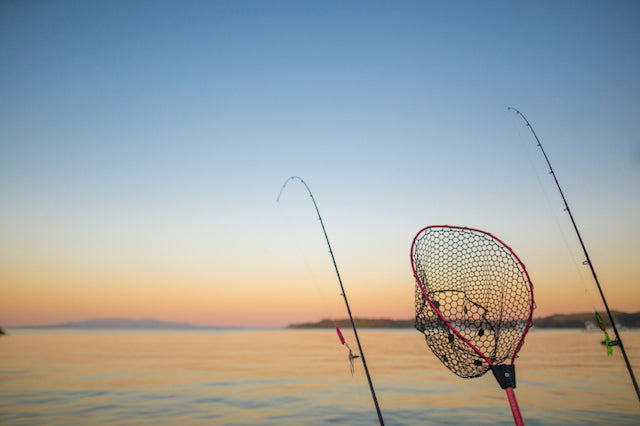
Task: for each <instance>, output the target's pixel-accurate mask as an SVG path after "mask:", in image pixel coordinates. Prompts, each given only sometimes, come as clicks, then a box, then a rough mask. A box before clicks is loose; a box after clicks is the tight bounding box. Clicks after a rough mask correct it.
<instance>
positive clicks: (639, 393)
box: [507, 107, 640, 400]
mask: <svg viewBox="0 0 640 426" xmlns="http://www.w3.org/2000/svg"><path fill="white" fill-rule="evenodd" d="M507 110H513V111H515V113H516V114H518V115H519V116H520V117H522V119H523V120H524V122H525V123H526V125H527V127H529V130H531V133H533V137H534V138H535V139H536V142H538V147H539V148H540V151H542V155H544V159H545V160H546V162H547V165H548V166H549V171H550V173H551V176H553V180H554V181H555V183H556V187H557V188H558V191H559V192H560V196H561V197H562V201H563V202H564V207H565V211H566V212H567V213H569V218H570V219H571V223H572V224H573V229H574V230H575V231H576V235H577V236H578V241H580V246H581V247H582V251H583V252H584V256H585V261H584V262H583V264H586V265H589V269H590V270H591V275H593V279H594V281H595V282H596V286H597V287H598V291H599V292H600V297H601V298H602V302H603V303H604V307H605V309H606V310H607V315H608V316H609V321H611V326H612V327H613V332H614V333H615V337H616V338H615V340H614V341H613V342H611V345H613V344H617V345H619V346H620V351H622V356H623V357H624V362H625V363H626V364H627V370H629V376H631V381H632V382H633V387H634V388H635V390H636V395H637V396H638V400H640V389H638V382H637V381H636V377H635V375H634V374H633V370H632V368H631V363H629V358H628V357H627V352H626V351H625V350H624V345H623V344H622V338H621V337H620V335H619V334H618V328H617V327H616V323H615V321H614V320H613V316H612V315H611V310H609V305H608V304H607V299H606V298H605V297H604V293H603V291H602V287H601V286H600V282H599V281H598V277H597V275H596V271H595V269H594V268H593V264H592V263H591V259H590V258H589V253H587V248H586V247H585V245H584V242H583V241H582V237H581V236H580V231H578V225H576V221H575V220H574V219H573V214H571V209H570V208H569V204H567V200H566V198H565V197H564V193H563V192H562V188H560V184H559V183H558V178H557V177H556V174H555V172H554V171H553V167H551V163H550V162H549V157H547V153H546V152H545V151H544V148H543V147H542V144H541V143H540V139H538V135H536V132H535V131H534V130H533V127H532V126H531V123H529V120H527V118H526V117H525V116H524V114H522V113H521V112H520V111H518V110H517V109H515V108H513V107H508V108H507ZM596 318H597V319H598V322H599V323H600V327H601V328H603V325H602V323H601V320H600V318H599V315H598V313H597V312H596ZM605 334H606V332H605ZM609 347H610V346H609V345H608V346H607V348H609Z"/></svg>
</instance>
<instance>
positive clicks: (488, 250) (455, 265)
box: [411, 226, 533, 378]
mask: <svg viewBox="0 0 640 426" xmlns="http://www.w3.org/2000/svg"><path fill="white" fill-rule="evenodd" d="M411 258H412V262H413V268H414V274H415V278H416V280H419V282H420V283H421V284H422V286H423V288H424V291H425V292H426V295H427V297H428V298H429V299H430V300H431V302H432V303H429V301H428V300H427V298H426V297H425V295H424V294H423V292H422V290H421V289H420V285H419V284H418V282H416V299H415V302H416V304H415V308H416V319H415V327H416V328H417V329H418V330H419V331H421V332H422V333H423V334H424V335H425V337H426V340H427V344H428V345H429V348H431V350H432V351H433V353H434V354H435V355H436V356H437V357H438V358H439V359H440V361H442V363H443V364H444V365H446V366H447V368H449V369H450V370H451V371H453V372H454V373H455V374H457V375H458V376H460V377H464V378H472V377H478V376H481V375H483V374H485V373H486V372H487V371H488V370H489V368H490V367H491V365H490V364H489V362H487V359H488V360H489V361H490V363H491V364H493V365H498V364H501V363H503V362H504V361H505V360H507V359H511V358H513V357H514V356H515V354H516V353H517V351H518V350H519V348H520V346H521V341H522V339H523V337H524V335H525V334H526V332H527V330H528V328H529V324H530V321H531V316H532V311H533V300H532V298H533V294H532V286H531V283H530V280H529V277H528V275H527V273H526V270H525V268H524V265H522V263H521V262H520V261H519V260H518V258H517V257H516V256H515V254H513V252H512V251H511V250H510V249H509V248H508V247H506V246H505V245H504V244H502V243H501V242H500V241H499V240H497V239H496V238H494V237H493V236H491V235H490V234H487V233H484V232H482V231H478V230H473V229H468V228H457V227H446V226H438V227H429V228H425V229H423V230H422V231H420V233H419V234H418V235H417V236H416V238H415V240H414V245H413V249H412V253H411ZM438 313H439V314H438ZM454 330H455V331H454ZM465 340H466V341H465ZM471 345H473V346H475V348H477V349H478V351H479V352H480V353H482V354H483V355H484V357H485V358H487V359H485V358H483V357H482V356H480V355H479V354H478V351H476V350H474V349H473V348H472V347H471Z"/></svg>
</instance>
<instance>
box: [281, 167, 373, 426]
mask: <svg viewBox="0 0 640 426" xmlns="http://www.w3.org/2000/svg"><path fill="white" fill-rule="evenodd" d="M294 179H297V180H299V181H300V182H301V183H302V184H303V185H304V187H305V188H307V192H308V193H309V196H310V197H311V201H313V206H314V207H315V209H316V213H317V214H318V219H319V220H320V225H321V226H322V233H323V234H324V238H325V240H326V241H327V246H329V254H331V260H332V261H333V267H334V268H335V270H336V275H337V276H338V282H339V283H340V290H341V291H342V297H343V298H344V304H345V305H346V306H347V312H348V313H349V319H350V320H351V327H353V334H354V335H355V337H356V343H357V344H358V351H359V352H360V359H362V365H363V366H364V372H365V374H366V375H367V381H368V382H369V389H370V390H371V397H372V398H373V404H374V405H375V407H376V412H377V413H378V420H379V421H380V426H384V420H383V419H382V413H381V412H380V406H379V405H378V398H376V391H375V390H374V389H373V382H372V381H371V376H370V375H369V368H368V367H367V361H366V360H365V358H364V352H363V351H362V346H361V345H360V339H359V338H358V331H357V330H356V324H355V322H354V321H353V316H352V315H351V308H349V301H348V300H347V293H345V291H344V287H343V285H342V279H341V278H340V272H339V271H338V265H337V264H336V258H335V257H334V256H333V250H332V249H331V243H329V237H328V236H327V231H326V229H325V227H324V222H323V221H322V216H320V210H318V205H317V204H316V200H315V198H313V194H312V193H311V190H310V189H309V186H308V185H307V183H306V182H305V181H304V180H303V179H302V178H301V177H298V176H291V177H290V178H289V179H287V180H286V181H285V182H284V184H283V185H282V188H280V193H279V194H278V198H277V199H276V201H280V195H282V191H284V188H285V187H286V186H287V183H289V181H290V180H294ZM336 330H337V331H338V336H339V337H340V341H341V342H342V343H343V344H344V338H343V337H342V333H340V329H339V328H338V326H337V325H336Z"/></svg>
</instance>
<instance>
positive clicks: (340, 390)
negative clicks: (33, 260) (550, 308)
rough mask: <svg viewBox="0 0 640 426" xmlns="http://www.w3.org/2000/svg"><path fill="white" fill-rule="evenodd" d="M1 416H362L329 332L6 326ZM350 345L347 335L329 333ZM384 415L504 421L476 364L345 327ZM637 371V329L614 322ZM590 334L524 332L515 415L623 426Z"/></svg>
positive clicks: (116, 419) (621, 380)
mask: <svg viewBox="0 0 640 426" xmlns="http://www.w3.org/2000/svg"><path fill="white" fill-rule="evenodd" d="M6 331H8V333H9V334H8V335H6V336H0V424H2V425H87V424H100V425H130V424H133V425H135V424H141V425H150V424H154V425H155V424H161V425H192V424H193V425H328V424H331V425H375V424H378V417H377V415H376V412H375V408H374V405H373V401H372V398H371V394H370V391H369V386H368V384H367V380H366V376H365V374H364V370H363V368H362V364H361V362H360V361H359V360H356V361H355V372H354V375H353V376H352V375H351V372H350V368H349V361H348V350H347V349H346V347H344V346H342V345H341V344H340V341H339V340H338V337H337V335H336V333H335V331H334V330H286V329H283V330H198V331H170V330H68V329H66V330H61V329H57V330H56V329H8V330H6ZM343 333H344V335H345V338H346V339H347V342H348V343H349V345H350V346H351V348H352V349H354V352H356V351H357V345H356V342H355V340H354V336H353V334H352V333H350V332H349V331H348V330H343ZM358 335H359V337H360V340H361V343H362V346H363V350H364V354H365V356H366V361H367V364H368V366H369V370H370V372H371V376H372V380H373V384H374V387H375V391H376V394H377V397H378V401H379V404H380V407H381V411H382V415H383V417H384V420H385V423H386V424H387V425H427V424H433V425H442V424H444V425H462V424H478V425H495V424H500V425H510V424H513V416H512V414H511V410H510V408H509V404H508V400H507V396H506V393H505V391H504V390H502V389H501V388H500V387H499V385H498V384H497V382H496V380H495V379H494V377H493V375H492V374H491V373H490V372H489V373H487V374H486V375H484V376H482V377H480V378H475V379H462V378H459V377H457V376H456V375H454V374H453V373H451V372H450V371H449V370H447V369H446V368H445V367H444V366H442V365H441V363H440V361H439V360H438V359H437V358H436V357H435V356H434V355H433V354H432V353H431V351H430V349H429V348H428V347H427V345H426V343H425V341H424V337H423V336H422V335H421V334H420V333H419V332H417V331H415V330H412V329H402V330H386V329H385V330H380V329H375V330H374V329H362V330H358ZM621 335H622V338H623V342H624V344H625V349H626V350H627V353H628V354H629V356H630V359H631V364H632V367H633V368H634V372H636V374H640V331H623V332H621ZM602 339H603V335H602V333H600V332H598V333H588V332H585V331H579V330H534V331H532V332H530V333H529V335H528V336H527V339H526V341H525V344H524V347H523V349H522V351H521V353H520V357H519V358H518V359H517V360H516V376H517V385H516V389H515V394H516V397H517V399H518V403H519V405H520V409H521V412H522V416H523V418H524V421H525V424H527V425H637V424H640V402H639V401H638V399H637V396H636V393H635V390H634V388H633V385H632V382H631V379H630V378H629V374H628V371H627V369H626V366H625V364H624V360H623V358H622V355H621V354H620V350H619V348H614V355H613V356H610V357H608V356H607V354H606V350H605V347H604V346H602V345H601V344H600V342H601V340H602Z"/></svg>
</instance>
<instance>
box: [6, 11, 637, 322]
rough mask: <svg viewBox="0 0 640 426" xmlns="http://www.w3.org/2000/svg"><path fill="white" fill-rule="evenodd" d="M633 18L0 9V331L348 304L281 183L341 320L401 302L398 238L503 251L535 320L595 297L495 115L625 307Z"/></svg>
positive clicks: (402, 250)
mask: <svg viewBox="0 0 640 426" xmlns="http://www.w3.org/2000/svg"><path fill="white" fill-rule="evenodd" d="M639 18H640V6H639V5H638V4H637V2H634V1H616V2H608V3H602V2H590V1H585V2H574V1H560V2H551V1H542V2H533V3H524V2H517V3H513V2H446V3H442V2H396V3H383V2H348V3H346V4H344V3H343V2H317V3H311V2H282V1H273V2H251V1H247V2H236V1H231V2H221V1H220V2H217V1H212V2H205V1H202V2H200V1H187V2H166V1H165V2H155V1H112V2H74V1H52V2H38V1H32V2H13V1H11V2H3V3H2V5H0V20H1V25H0V61H1V63H2V68H3V70H2V73H0V90H1V93H2V94H3V95H2V97H1V99H0V129H1V131H0V198H1V199H2V205H3V207H2V209H0V236H1V238H0V240H1V241H2V242H1V243H0V266H1V268H0V269H2V270H3V272H0V274H2V275H3V277H2V275H0V278H1V281H2V284H0V286H1V287H2V289H3V292H7V293H8V295H9V296H8V297H6V298H4V301H3V302H0V308H1V309H0V323H1V324H9V325H11V324H14V325H15V324H24V323H33V322H50V321H58V320H60V321H66V320H79V319H84V318H85V317H105V316H131V317H140V316H153V317H160V318H161V319H171V320H188V321H192V322H197V323H202V324H214V323H215V324H237V323H242V324H249V325H282V324H287V323H290V322H296V321H306V320H314V319H319V318H317V317H323V316H326V315H331V316H336V317H342V316H344V315H345V312H344V308H343V307H341V306H340V303H341V300H340V299H339V297H336V296H337V292H336V291H335V289H336V288H337V282H336V279H335V276H332V274H333V271H332V270H331V264H330V259H329V257H328V253H327V249H326V247H325V246H324V241H323V236H322V234H321V230H320V228H319V224H318V223H317V219H316V218H315V212H314V211H313V206H312V205H311V203H310V200H309V199H308V197H307V196H306V194H305V193H304V189H303V188H295V187H294V185H291V186H292V187H291V188H289V187H288V188H287V190H286V192H285V193H284V194H283V197H282V199H281V201H280V203H276V201H275V199H276V196H277V194H278V191H279V190H280V187H281V185H282V183H283V182H284V181H285V180H286V179H287V178H288V177H289V176H291V175H299V176H301V177H302V178H304V179H305V180H306V182H307V183H308V184H309V186H310V187H311V190H312V191H313V192H314V195H315V197H316V200H317V201H318V204H319V208H320V211H321V213H322V214H323V219H324V220H325V224H326V225H327V232H328V234H329V238H330V239H331V241H332V244H333V245H334V247H333V248H334V252H335V254H336V259H337V262H338V265H339V267H340V268H341V274H342V275H344V276H343V281H344V284H345V287H346V289H347V292H348V293H349V296H350V298H351V299H353V300H352V302H351V303H352V309H353V310H354V311H355V312H354V313H355V314H356V315H357V316H388V317H389V316H390V317H397V318H408V317H410V316H411V315H412V305H411V303H412V297H413V279H412V277H411V267H410V263H409V248H410V244H411V240H412V239H413V237H414V236H415V234H416V233H417V232H418V231H419V230H420V229H421V228H422V227H424V226H427V225H434V224H445V223H446V224H451V225H461V226H470V227H475V228H480V229H483V230H485V231H487V232H491V233H493V234H495V235H496V236H498V237H499V238H501V239H502V240H503V241H505V242H506V243H507V244H509V245H510V246H511V247H512V248H513V249H514V250H515V251H516V253H518V255H519V256H520V257H521V259H522V260H523V262H524V263H525V264H526V265H527V267H528V269H529V271H530V274H531V276H532V279H533V281H534V285H535V286H536V294H537V297H536V299H537V306H538V309H537V312H536V314H537V315H543V314H550V313H555V312H562V311H588V310H590V309H591V308H592V306H591V303H592V302H591V301H590V300H587V299H589V298H591V299H593V300H595V302H593V303H594V304H596V305H597V307H599V305H598V300H597V296H596V292H595V290H594V289H593V288H592V283H591V281H590V279H589V277H588V276H584V271H583V270H582V269H583V268H581V267H580V266H576V263H577V264H579V263H580V262H581V261H582V255H581V254H580V253H579V250H578V247H577V246H576V241H575V236H574V234H573V231H572V229H571V228H570V223H569V222H568V218H567V217H566V214H564V213H563V212H562V207H563V205H562V204H561V200H560V199H559V196H558V194H557V190H556V189H555V187H554V186H553V182H552V180H551V178H550V176H548V174H547V170H546V164H545V163H544V160H543V158H542V157H541V154H540V152H539V151H537V148H536V147H535V144H534V142H533V138H532V136H531V134H530V133H529V132H528V129H527V128H526V127H525V126H524V124H523V122H522V120H521V119H520V118H519V117H517V116H516V115H515V114H513V112H511V111H507V107H508V106H514V107H516V108H518V109H520V110H521V111H522V112H523V113H524V114H525V115H526V116H527V118H528V119H529V121H530V122H531V123H532V125H533V127H534V129H535V130H536V132H537V133H538V136H539V137H540V139H541V141H542V143H543V145H544V146H545V149H546V151H547V154H548V155H549V157H550V159H551V162H552V165H553V166H554V168H555V170H556V174H557V176H558V178H559V180H560V184H561V185H562V186H563V190H564V191H565V195H566V196H567V198H568V202H569V205H570V207H571V208H572V211H573V213H574V216H575V217H576V220H577V222H578V225H579V227H580V230H581V232H582V233H583V238H584V239H585V242H586V243H587V248H588V249H589V251H590V255H591V257H592V260H593V262H594V264H595V266H596V270H597V271H598V273H599V277H600V279H601V282H602V284H603V287H604V290H605V295H607V294H608V293H610V294H611V296H610V297H611V300H609V304H610V305H611V307H613V308H617V309H620V310H628V311H632V310H633V311H637V310H640V290H638V289H637V287H638V286H637V276H638V275H640V266H639V265H637V257H638V243H637V241H638V240H639V239H640V227H639V226H638V221H637V217H640V199H639V198H640V136H639V134H640V120H638V119H637V116H638V112H639V111H640V79H639V78H638V75H640V51H639V50H638V49H637V46H638V43H639V42H640V27H639V26H638V25H637V22H638V19H639ZM309 282H315V283H316V285H309ZM325 292H326V294H325ZM585 292H587V293H590V294H591V296H588V297H587V298H585V297H583V296H582V294H581V293H585ZM318 293H321V294H322V295H321V298H324V299H325V300H327V301H328V302H327V304H328V305H329V306H320V307H318V306H317V305H316V304H315V303H316V302H315V301H314V300H315V299H316V298H317V297H318ZM162 294H166V295H167V296H166V297H165V298H163V297H162V296H161V295H162ZM351 294H353V295H351ZM334 299H338V300H337V301H335V300H334ZM334 304H335V305H336V306H334ZM3 305H5V306H3ZM223 307H224V308H225V309H223ZM325 313H326V315H325ZM309 317H310V318H309Z"/></svg>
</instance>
